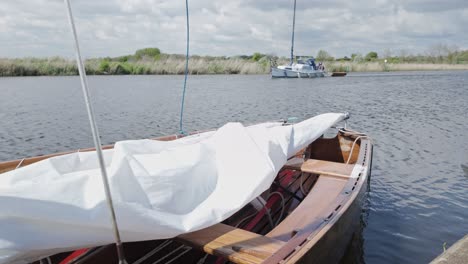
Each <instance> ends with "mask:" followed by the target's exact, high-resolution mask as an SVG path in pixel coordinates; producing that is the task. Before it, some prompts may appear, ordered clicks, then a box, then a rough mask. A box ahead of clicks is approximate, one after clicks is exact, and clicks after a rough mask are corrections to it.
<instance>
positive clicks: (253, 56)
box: [252, 52, 265, 61]
mask: <svg viewBox="0 0 468 264" xmlns="http://www.w3.org/2000/svg"><path fill="white" fill-rule="evenodd" d="M264 56H265V55H263V54H261V53H259V52H255V53H254V54H253V55H252V60H253V61H259V60H260V59H261V58H263V57H264Z"/></svg>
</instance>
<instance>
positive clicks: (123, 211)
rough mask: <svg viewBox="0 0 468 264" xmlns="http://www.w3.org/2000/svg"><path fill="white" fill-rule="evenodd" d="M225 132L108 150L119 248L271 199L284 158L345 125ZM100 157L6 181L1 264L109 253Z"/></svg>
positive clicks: (313, 123)
mask: <svg viewBox="0 0 468 264" xmlns="http://www.w3.org/2000/svg"><path fill="white" fill-rule="evenodd" d="M343 118H344V115H343V114H335V113H329V114H322V115H319V116H316V117H313V118H311V119H308V120H306V121H303V122H301V123H298V124H295V125H292V126H281V124H280V123H266V124H261V125H255V126H250V127H243V126H242V125H241V124H239V123H228V124H226V125H224V126H223V127H221V128H219V129H218V130H217V131H214V132H207V133H203V134H199V135H195V136H190V137H186V138H182V139H179V140H175V141H168V142H163V141H154V140H129V141H121V142H118V143H116V144H115V148H114V149H113V150H105V151H104V155H105V160H106V164H107V170H108V174H109V183H110V188H111V192H112V195H113V200H114V206H115V211H116V214H117V219H118V225H119V228H120V232H121V236H122V240H123V241H138V240H149V239H162V238H170V237H174V236H177V235H179V234H181V233H186V232H191V231H196V230H199V229H202V228H205V227H208V226H211V225H213V224H216V223H219V222H221V221H223V220H224V219H226V218H228V217H229V216H231V215H232V214H234V213H235V212H236V211H238V210H239V209H240V208H242V207H243V206H244V205H246V204H247V203H249V202H250V201H252V200H253V199H254V198H255V197H257V196H258V195H260V194H261V193H262V192H263V191H265V190H266V189H268V188H269V187H270V185H271V183H272V181H273V180H274V178H275V176H276V175H277V173H278V171H279V169H280V168H281V167H282V166H283V165H284V164H285V162H286V160H287V158H288V157H291V156H293V155H294V154H295V153H297V151H299V150H300V149H302V148H304V147H305V146H307V145H308V144H310V143H311V142H312V141H314V140H315V139H317V138H318V137H320V136H321V135H322V134H323V133H324V132H325V131H326V130H327V129H328V128H330V127H331V126H333V125H334V124H336V123H337V122H339V121H341V120H342V119H343ZM112 234H113V233H112V229H111V224H110V216H109V211H108V209H107V205H106V201H105V195H104V190H103V185H102V181H101V176H100V173H99V169H98V163H97V158H96V154H95V152H83V153H74V154H67V155H63V156H58V157H53V158H50V159H47V160H43V161H40V162H37V163H35V164H32V165H29V166H25V167H23V168H20V169H17V170H13V171H10V172H7V173H4V174H1V175H0V263H25V262H27V261H31V260H35V259H37V258H39V257H44V256H48V255H51V254H54V253H57V252H61V251H65V250H68V249H75V248H82V247H90V246H96V245H103V244H109V243H113V235H112Z"/></svg>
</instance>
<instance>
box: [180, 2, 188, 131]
mask: <svg viewBox="0 0 468 264" xmlns="http://www.w3.org/2000/svg"><path fill="white" fill-rule="evenodd" d="M185 15H186V19H187V50H186V52H185V76H184V89H183V91H182V103H181V105H180V120H179V133H180V134H182V135H184V134H185V131H184V127H183V117H184V103H185V90H186V88H187V75H188V62H189V40H190V39H189V37H190V31H189V30H190V28H189V10H188V0H185Z"/></svg>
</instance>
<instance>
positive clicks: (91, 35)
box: [0, 0, 468, 57]
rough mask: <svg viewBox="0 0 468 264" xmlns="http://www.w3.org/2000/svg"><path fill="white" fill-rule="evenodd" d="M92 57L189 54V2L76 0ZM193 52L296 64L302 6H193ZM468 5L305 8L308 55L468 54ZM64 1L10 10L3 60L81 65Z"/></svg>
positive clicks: (5, 5) (305, 4) (340, 3)
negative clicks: (446, 50) (293, 55)
mask: <svg viewBox="0 0 468 264" xmlns="http://www.w3.org/2000/svg"><path fill="white" fill-rule="evenodd" d="M71 2H72V5H73V11H74V15H75V19H76V25H77V28H78V33H79V37H80V42H81V44H82V46H83V47H82V50H83V53H84V55H85V56H87V57H91V56H93V57H94V56H118V55H123V54H130V53H133V52H134V51H135V50H136V49H138V48H141V47H149V46H155V47H159V48H160V49H161V50H162V51H163V52H167V53H183V52H184V50H185V1H184V0H100V1H96V0H75V1H73V0H72V1H71ZM189 5H190V24H191V28H190V30H191V36H190V37H191V53H192V54H201V55H203V54H209V55H236V54H252V53H253V52H264V53H275V54H278V55H284V56H288V54H289V49H290V47H289V45H290V37H291V28H292V25H291V24H292V23H291V22H292V21H291V19H292V0H290V1H286V0H230V1H220V0H218V1H212V0H211V1H209V0H189ZM467 24H468V1H466V0H449V1H436V0H427V1H422V0H411V1H404V0H398V1H387V0H379V1H371V0H356V1H345V0H329V1H298V2H297V14H296V42H295V43H296V47H295V50H296V51H297V53H298V54H316V53H317V51H318V50H319V49H325V50H328V51H329V52H330V53H332V54H334V55H335V56H343V55H348V56H349V54H351V53H352V52H361V53H364V52H368V51H370V50H376V51H378V52H382V51H383V50H385V49H392V50H394V51H397V50H400V49H406V50H409V51H411V52H420V51H421V50H425V49H427V48H428V47H429V46H431V45H434V44H437V43H444V44H449V45H458V46H459V47H461V48H468V47H467V36H466V34H465V32H464V31H465V27H466V25H467ZM70 37H71V35H70V32H69V28H68V22H67V20H66V14H65V7H64V5H63V1H62V0H17V1H2V2H0V57H21V56H54V55H60V56H67V57H72V56H73V47H72V45H71V44H72V42H71V38H70Z"/></svg>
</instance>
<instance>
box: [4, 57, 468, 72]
mask: <svg viewBox="0 0 468 264" xmlns="http://www.w3.org/2000/svg"><path fill="white" fill-rule="evenodd" d="M276 62H277V64H278V65H281V64H288V63H289V60H288V59H286V58H279V59H277V60H276ZM324 64H325V68H326V70H327V71H329V72H333V71H347V72H385V71H430V70H468V64H443V63H385V62H382V61H373V62H350V61H347V62H337V61H329V62H324ZM85 68H86V72H87V74H89V75H127V74H128V75H164V74H183V73H184V69H185V58H184V56H183V55H175V54H174V55H171V54H158V55H157V56H137V55H131V56H122V57H118V58H96V59H88V60H86V62H85ZM269 72H270V57H269V56H255V54H254V55H253V56H236V57H209V56H205V57H201V56H192V57H191V58H190V61H189V73H190V74H268V73H269ZM62 75H65V76H67V75H78V69H77V67H76V62H75V61H74V60H72V59H64V58H60V57H52V58H22V59H0V76H62Z"/></svg>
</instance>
